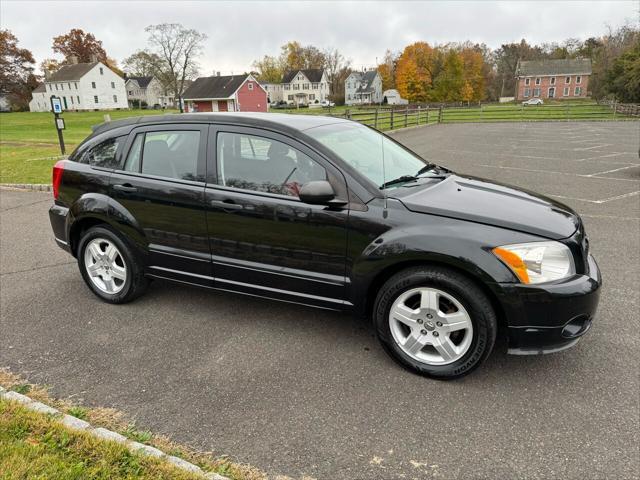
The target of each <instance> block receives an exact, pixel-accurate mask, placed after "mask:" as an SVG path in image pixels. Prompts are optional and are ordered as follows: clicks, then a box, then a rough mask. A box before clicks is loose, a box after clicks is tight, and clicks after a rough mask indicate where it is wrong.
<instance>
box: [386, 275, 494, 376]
mask: <svg viewBox="0 0 640 480" xmlns="http://www.w3.org/2000/svg"><path fill="white" fill-rule="evenodd" d="M374 322H375V326H376V333H377V336H378V338H379V340H380V342H381V343H382V345H383V347H384V348H385V349H386V350H387V352H389V353H390V354H391V356H392V357H393V358H394V359H396V360H397V361H398V362H399V363H400V364H402V365H403V366H405V367H407V368H409V369H411V370H413V371H415V372H417V373H420V374H422V375H425V376H429V377H433V378H439V379H453V378H457V377H461V376H463V375H466V374H468V373H470V372H471V371H473V370H474V369H475V368H477V367H478V366H479V365H480V364H481V363H482V362H483V361H484V360H485V359H486V358H487V357H488V356H489V353H490V352H491V350H492V348H493V344H494V342H495V338H496V325H497V321H496V316H495V313H494V311H493V308H492V306H491V302H490V301H489V299H488V298H487V296H486V295H485V294H484V293H483V292H482V290H481V289H480V288H478V286H477V285H476V284H475V283H474V282H473V281H471V280H470V279H468V278H467V277H465V276H463V275H461V274H459V273H457V272H455V271H451V270H448V269H445V268H439V267H419V268H413V269H408V270H404V271H402V272H400V273H398V274H396V275H394V276H393V277H391V278H390V279H389V280H388V281H387V282H386V283H385V284H384V285H383V287H382V288H381V289H380V292H379V293H378V297H377V299H376V303H375V308H374Z"/></svg>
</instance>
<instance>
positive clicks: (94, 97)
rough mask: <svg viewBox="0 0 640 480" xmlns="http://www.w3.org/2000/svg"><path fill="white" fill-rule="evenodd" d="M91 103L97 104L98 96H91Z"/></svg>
mask: <svg viewBox="0 0 640 480" xmlns="http://www.w3.org/2000/svg"><path fill="white" fill-rule="evenodd" d="M93 103H98V95H94V96H93Z"/></svg>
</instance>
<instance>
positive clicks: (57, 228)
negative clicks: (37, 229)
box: [49, 205, 71, 253]
mask: <svg viewBox="0 0 640 480" xmlns="http://www.w3.org/2000/svg"><path fill="white" fill-rule="evenodd" d="M68 219H69V209H68V208H66V207H63V206H61V205H53V206H52V207H51V208H50V209H49V221H50V222H51V228H52V229H53V236H54V238H55V240H56V243H57V244H58V246H59V247H60V248H62V249H63V250H65V251H67V252H69V253H71V246H70V245H69V238H68V235H67V232H68V229H67V223H68Z"/></svg>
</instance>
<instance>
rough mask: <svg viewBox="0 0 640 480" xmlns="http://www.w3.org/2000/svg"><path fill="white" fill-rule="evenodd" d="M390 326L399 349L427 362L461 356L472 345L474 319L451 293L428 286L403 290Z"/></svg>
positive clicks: (444, 362) (449, 360) (438, 362)
mask: <svg viewBox="0 0 640 480" xmlns="http://www.w3.org/2000/svg"><path fill="white" fill-rule="evenodd" d="M389 327H390V329H391V333H392V335H393V339H394V340H395V342H396V344H397V345H398V346H399V347H400V349H401V350H402V351H403V352H404V353H406V354H407V355H409V356H410V357H411V358H413V359H414V360H417V361H419V362H422V363H425V364H428V365H447V364H450V363H453V362H455V361H456V360H459V359H460V358H462V357H463V356H464V354H465V353H467V351H468V350H469V347H470V346H471V341H472V339H473V323H472V322H471V317H470V316H469V313H468V312H467V310H466V309H465V308H464V306H463V305H462V304H461V303H460V302H459V301H458V300H457V299H456V298H455V297H453V296H452V295H450V294H448V293H446V292H443V291H441V290H437V289H435V288H429V287H419V288H413V289H411V290H408V291H406V292H404V293H402V294H401V295H400V296H399V297H398V298H397V299H396V300H395V301H394V302H393V305H392V306H391V310H390V312H389Z"/></svg>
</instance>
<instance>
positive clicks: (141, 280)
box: [78, 226, 148, 303]
mask: <svg viewBox="0 0 640 480" xmlns="http://www.w3.org/2000/svg"><path fill="white" fill-rule="evenodd" d="M78 267H79V268H80V273H81V274H82V278H83V279H84V281H85V283H86V284H87V285H88V286H89V288H90V289H91V291H92V292H93V293H95V294H96V295H97V296H98V297H99V298H101V299H102V300H104V301H105V302H109V303H126V302H129V301H131V300H133V299H134V298H136V297H138V296H140V295H141V294H142V293H143V292H144V290H145V289H146V287H147V285H148V280H147V279H146V278H145V276H144V269H143V267H142V265H141V263H140V262H139V261H138V259H137V258H136V255H135V253H134V251H133V250H132V249H131V248H130V247H129V245H128V244H127V243H126V242H125V241H124V240H122V239H121V238H120V237H119V236H118V235H117V234H116V233H115V232H114V231H113V230H111V229H110V228H108V227H106V226H97V227H93V228H91V229H89V230H88V231H87V232H86V233H85V234H84V235H83V237H82V239H81V240H80V245H79V247H78Z"/></svg>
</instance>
